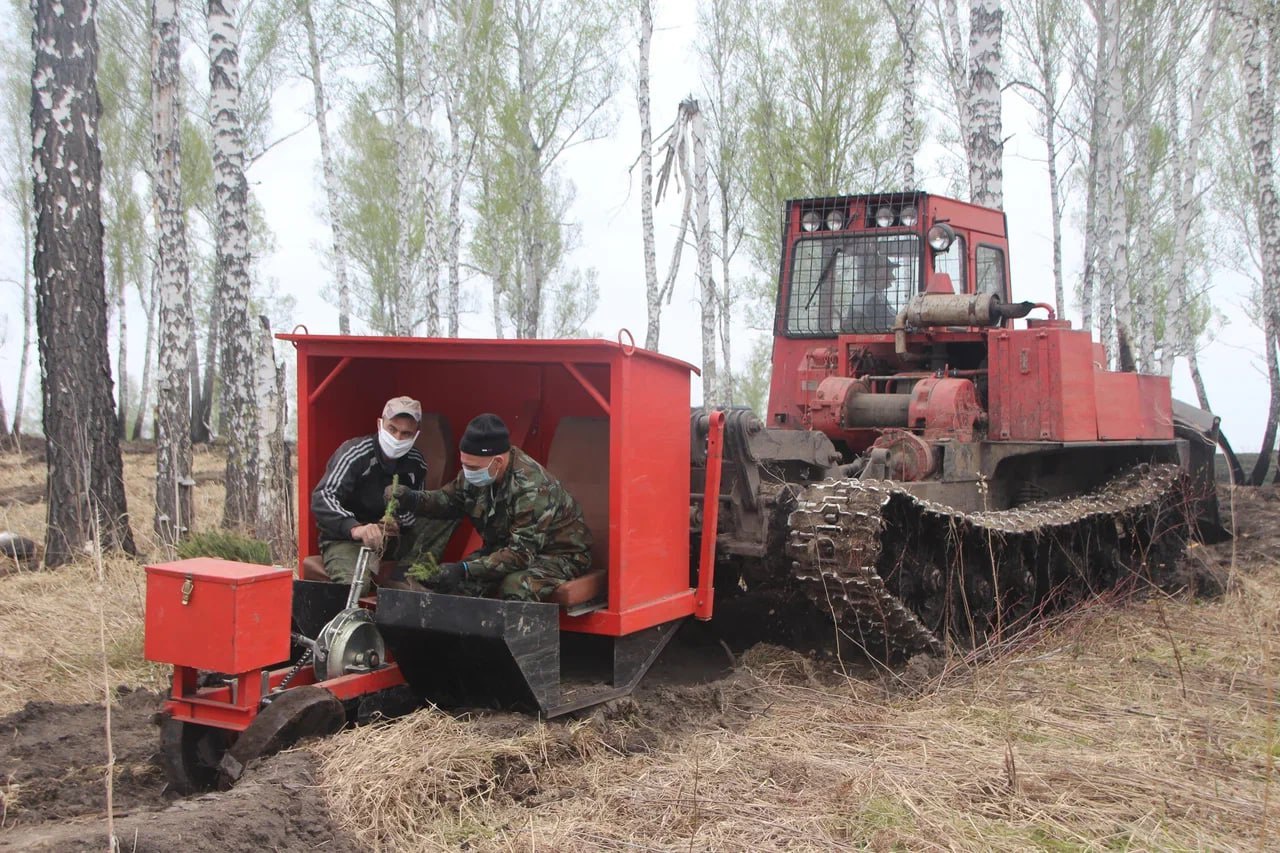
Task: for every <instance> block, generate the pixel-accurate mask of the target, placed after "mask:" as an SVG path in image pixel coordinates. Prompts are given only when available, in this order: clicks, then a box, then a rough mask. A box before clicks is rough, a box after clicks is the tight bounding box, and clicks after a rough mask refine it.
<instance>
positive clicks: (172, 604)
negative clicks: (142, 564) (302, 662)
mask: <svg viewBox="0 0 1280 853" xmlns="http://www.w3.org/2000/svg"><path fill="white" fill-rule="evenodd" d="M188 580H189V583H188ZM184 598H185V600H186V603H184ZM292 602H293V581H292V574H291V572H289V570H288V569H279V568H274V567H271V566H255V565H249V564H246V563H233V562H230V561H227V560H213V559H208V558H198V559H193V560H181V561H178V562H176V563H164V564H160V565H155V566H147V605H146V625H145V632H144V635H143V636H144V639H143V653H144V655H145V657H146V658H147V660H150V661H155V662H157V663H171V664H175V665H178V666H185V667H194V668H198V669H209V670H216V671H218V672H228V673H242V672H247V671H249V670H252V669H258V668H261V667H264V666H268V665H270V664H273V663H278V662H280V661H282V660H284V659H286V658H287V657H289V621H290V612H291V607H292Z"/></svg>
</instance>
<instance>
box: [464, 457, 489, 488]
mask: <svg viewBox="0 0 1280 853" xmlns="http://www.w3.org/2000/svg"><path fill="white" fill-rule="evenodd" d="M492 465H493V463H492V462H490V463H489V465H488V466H486V467H484V468H479V469H477V470H475V471H472V470H471V469H470V468H463V469H462V476H463V477H466V479H467V482H468V483H470V484H471V485H473V486H478V487H481V488H483V487H484V486H487V485H489V484H490V483H492V482H493V474H491V473H490V472H489V468H490V467H492Z"/></svg>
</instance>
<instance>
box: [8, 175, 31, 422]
mask: <svg viewBox="0 0 1280 853" xmlns="http://www.w3.org/2000/svg"><path fill="white" fill-rule="evenodd" d="M29 189H30V187H29V186H28V190H29ZM22 198H23V199H24V200H25V204H20V205H19V207H20V209H21V213H22V354H21V355H20V356H19V357H18V388H17V390H16V391H15V392H14V397H13V429H12V430H11V431H12V433H13V434H14V435H22V412H23V407H24V404H25V402H26V388H27V367H28V365H29V364H30V363H31V327H32V325H33V323H34V318H33V317H32V316H31V315H32V310H31V309H32V304H33V302H34V299H33V297H32V294H31V228H32V223H31V207H30V204H31V194H30V192H25V193H23V195H22Z"/></svg>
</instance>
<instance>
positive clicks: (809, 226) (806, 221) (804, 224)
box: [800, 210, 822, 231]
mask: <svg viewBox="0 0 1280 853" xmlns="http://www.w3.org/2000/svg"><path fill="white" fill-rule="evenodd" d="M820 225H822V214H821V213H818V211H816V210H810V211H808V212H807V213H805V215H804V216H802V217H800V227H801V228H803V229H804V230H806V231H817V230H818V227H819V226H820Z"/></svg>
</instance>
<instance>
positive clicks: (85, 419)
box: [31, 0, 134, 566]
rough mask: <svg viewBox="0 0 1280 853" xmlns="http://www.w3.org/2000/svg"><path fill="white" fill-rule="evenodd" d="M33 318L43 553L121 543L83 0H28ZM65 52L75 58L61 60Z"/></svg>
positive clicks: (89, 39) (54, 559)
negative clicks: (39, 388)
mask: <svg viewBox="0 0 1280 853" xmlns="http://www.w3.org/2000/svg"><path fill="white" fill-rule="evenodd" d="M31 11H32V16H33V29H32V39H31V43H32V46H33V48H34V51H35V61H34V64H33V68H32V75H31V89H32V97H31V151H32V167H33V174H34V179H33V190H34V199H35V203H34V213H35V221H36V226H35V234H36V238H35V253H34V271H35V278H36V321H37V323H38V326H39V331H40V335H39V346H40V368H41V372H42V375H43V377H44V382H43V397H44V433H45V457H46V468H47V478H48V482H47V492H48V513H47V529H46V533H45V562H46V563H47V564H48V565H51V566H56V565H61V564H62V563H65V562H67V561H68V560H71V559H73V558H74V557H75V556H77V555H78V554H79V553H81V550H82V549H83V548H84V547H85V546H88V545H92V544H93V543H95V542H96V543H101V544H102V545H103V546H105V547H107V548H119V549H121V550H124V551H126V552H129V553H132V552H133V550H134V545H133V534H132V532H131V531H130V529H129V515H128V510H127V508H126V505H125V492H124V473H123V464H122V461H121V457H120V443H119V438H118V433H117V431H116V429H115V428H114V424H115V401H114V400H113V398H112V390H113V388H112V385H113V383H112V381H111V366H110V358H109V356H108V354H107V311H106V278H105V275H104V272H103V266H102V203H101V198H100V192H101V175H102V157H101V153H100V152H99V151H98V133H97V130H98V118H99V101H98V91H97V83H96V80H95V77H94V75H95V72H96V70H97V57H98V40H97V30H96V19H95V15H94V11H95V7H94V3H93V0H62V2H60V3H52V2H45V0H32V4H31ZM72 60H75V61H72Z"/></svg>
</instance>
